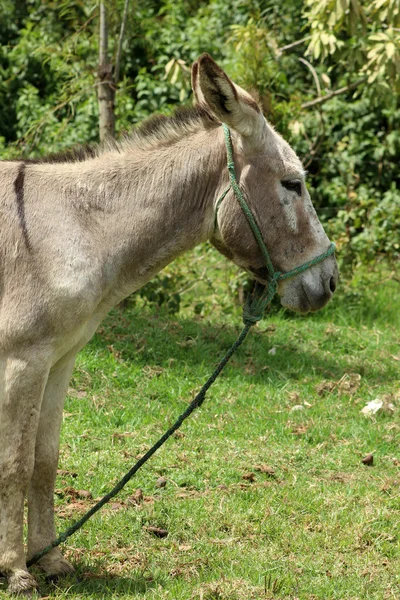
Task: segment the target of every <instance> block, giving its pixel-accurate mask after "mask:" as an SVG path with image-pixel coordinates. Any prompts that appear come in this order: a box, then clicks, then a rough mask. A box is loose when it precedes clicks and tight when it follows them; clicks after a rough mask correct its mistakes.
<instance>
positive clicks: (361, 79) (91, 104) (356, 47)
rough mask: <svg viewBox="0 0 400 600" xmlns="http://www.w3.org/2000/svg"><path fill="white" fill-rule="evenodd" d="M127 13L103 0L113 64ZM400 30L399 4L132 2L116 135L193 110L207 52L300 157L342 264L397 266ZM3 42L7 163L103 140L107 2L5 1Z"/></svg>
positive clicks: (117, 1) (1, 102) (0, 15)
mask: <svg viewBox="0 0 400 600" xmlns="http://www.w3.org/2000/svg"><path fill="white" fill-rule="evenodd" d="M124 3H125V2H123V0H109V1H108V2H106V7H107V9H108V23H109V40H110V41H109V43H110V53H111V56H114V57H115V54H116V52H117V41H118V33H119V29H120V24H121V20H122V15H123V8H124V6H123V5H124ZM399 28H400V3H399V1H398V0H373V1H372V2H371V1H370V0H368V1H366V0H305V1H304V0H281V1H279V2H277V1H276V0H200V1H197V0H196V2H194V1H192V0H164V1H161V0H146V1H145V2H144V1H140V0H137V1H135V2H133V1H132V2H128V20H127V24H126V29H125V36H124V40H123V46H122V50H123V52H122V61H121V69H120V82H119V85H118V88H117V90H116V129H117V134H118V133H121V132H122V131H126V130H129V129H130V128H131V127H132V125H134V124H135V123H137V122H138V121H141V120H142V119H144V118H146V117H147V116H149V115H151V114H153V113H155V112H163V113H166V112H169V111H170V110H172V109H173V107H174V106H175V105H176V104H180V103H187V102H191V90H190V65H191V63H192V61H193V60H194V59H195V58H196V57H197V56H198V55H199V54H201V53H202V52H203V51H208V52H210V53H211V54H212V55H213V56H214V58H215V59H216V60H217V61H219V62H220V63H221V64H222V65H223V66H224V67H225V68H226V69H227V71H228V72H229V74H230V75H231V76H232V77H233V78H234V79H235V80H236V81H237V82H238V83H239V84H241V85H243V86H245V87H251V88H256V89H257V90H258V91H259V93H260V96H261V99H262V103H263V106H264V110H265V113H266V115H267V117H268V118H269V120H270V121H271V122H272V123H274V124H275V125H276V127H277V128H278V129H279V131H280V132H281V133H282V134H283V135H284V136H285V137H286V138H288V140H289V141H290V142H291V143H292V144H293V146H294V147H295V148H296V150H297V152H298V153H299V155H300V156H301V157H302V159H303V161H304V163H305V165H306V167H307V169H308V170H309V186H310V188H311V193H312V196H313V199H314V202H315V204H316V206H317V208H318V209H319V213H320V215H321V216H322V218H323V220H324V221H326V223H327V226H328V229H329V231H330V233H331V235H332V237H333V238H334V239H335V242H336V243H337V245H338V248H339V250H340V256H341V259H342V262H343V264H344V265H347V266H350V267H351V268H354V267H356V266H358V265H359V264H360V263H364V264H366V263H368V264H369V265H370V266H371V267H372V266H374V265H375V264H376V262H377V261H380V260H382V259H384V260H385V261H390V262H391V265H392V267H394V268H395V267H396V265H397V264H398V259H399V255H400V240H399V223H400V192H399V191H398V189H397V187H398V183H399V176H398V163H399V154H400V134H399V129H400V127H399V125H400V108H399V105H398V91H399V81H400V29H399ZM0 44H1V51H0V106H1V110H2V119H1V122H0V154H1V156H2V157H3V158H7V157H12V156H15V155H21V154H23V155H41V154H44V153H49V152H52V151H57V150H60V149H62V148H65V147H68V146H71V145H74V144H76V143H83V142H84V143H86V142H91V141H96V140H97V139H98V106H97V97H96V89H97V87H98V80H97V72H98V62H99V61H98V45H99V7H98V2H96V1H94V0H86V1H85V2H84V1H83V0H58V1H53V0H20V1H19V2H13V1H12V0H1V2H0ZM338 92H340V93H338ZM335 94H337V95H335Z"/></svg>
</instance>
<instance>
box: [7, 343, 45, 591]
mask: <svg viewBox="0 0 400 600" xmlns="http://www.w3.org/2000/svg"><path fill="white" fill-rule="evenodd" d="M47 376H48V367H47V360H46V356H43V355H41V353H40V351H39V350H38V349H36V348H31V349H30V350H29V351H28V350H27V351H24V352H22V351H21V352H19V353H18V355H17V354H14V355H12V356H9V357H7V358H0V572H2V573H4V574H5V575H6V577H7V579H8V591H9V592H10V593H15V594H26V595H29V594H31V593H32V592H33V591H34V589H35V588H36V587H37V584H36V581H35V579H34V578H33V577H32V576H31V575H30V574H29V573H28V570H27V568H26V562H25V553H24V544H23V517H24V497H25V494H26V491H27V487H28V483H29V480H30V478H31V475H32V471H33V455H34V447H35V439H36V430H37V426H38V422H39V412H40V405H41V401H42V397H43V391H44V388H45V385H46V381H47Z"/></svg>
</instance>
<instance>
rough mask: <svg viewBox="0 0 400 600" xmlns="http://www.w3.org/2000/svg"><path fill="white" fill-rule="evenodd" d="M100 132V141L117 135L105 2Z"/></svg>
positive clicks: (100, 72) (102, 21) (101, 18)
mask: <svg viewBox="0 0 400 600" xmlns="http://www.w3.org/2000/svg"><path fill="white" fill-rule="evenodd" d="M97 85H98V88H97V89H98V92H97V97H98V102H99V133H100V141H101V142H103V141H104V140H106V139H107V138H114V137H115V114H114V99H115V86H114V80H113V72H112V64H111V62H110V61H109V58H108V23H107V11H106V6H105V3H104V2H100V42H99V71H98V84H97Z"/></svg>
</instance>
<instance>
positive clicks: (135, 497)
mask: <svg viewBox="0 0 400 600" xmlns="http://www.w3.org/2000/svg"><path fill="white" fill-rule="evenodd" d="M128 502H130V503H131V504H136V505H138V504H142V502H143V491H142V490H141V489H140V488H138V489H137V490H136V492H135V493H134V494H132V496H129V498H128Z"/></svg>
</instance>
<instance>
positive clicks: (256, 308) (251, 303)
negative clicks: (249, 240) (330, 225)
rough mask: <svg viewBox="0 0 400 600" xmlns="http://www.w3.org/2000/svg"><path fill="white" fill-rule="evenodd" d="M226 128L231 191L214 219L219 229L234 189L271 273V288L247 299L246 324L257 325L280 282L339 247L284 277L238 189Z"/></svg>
mask: <svg viewBox="0 0 400 600" xmlns="http://www.w3.org/2000/svg"><path fill="white" fill-rule="evenodd" d="M222 127H223V130H224V135H225V145H226V156H227V163H228V165H227V166H228V172H229V187H228V188H227V189H226V190H225V191H224V193H223V194H222V195H221V196H220V197H219V198H218V200H217V203H216V205H215V217H214V226H215V227H217V217H218V210H219V207H220V206H221V203H222V201H223V200H224V198H225V196H226V195H227V193H228V192H229V191H230V190H231V189H232V191H233V193H234V195H235V198H236V200H237V201H238V202H239V205H240V208H241V209H242V211H243V212H244V215H245V217H246V219H247V222H248V224H249V226H250V229H251V231H252V233H253V235H254V238H255V240H256V242H257V244H258V247H259V249H260V252H261V254H262V256H263V259H264V262H265V266H266V267H267V271H268V286H264V285H262V284H260V283H256V286H255V289H254V292H253V294H252V295H250V296H249V298H248V299H247V302H246V305H245V306H244V309H243V320H244V322H245V323H246V324H247V323H249V324H250V323H256V322H257V321H259V320H260V319H262V317H263V314H264V310H265V308H266V307H267V306H268V304H269V303H270V301H271V300H272V298H273V297H274V296H275V294H276V290H277V286H278V281H281V280H284V279H289V277H294V276H295V275H299V274H300V273H303V272H304V271H306V270H307V269H309V268H310V267H313V266H314V265H317V264H318V263H320V262H322V261H323V260H325V259H326V258H328V257H329V256H332V254H334V253H335V244H334V243H331V244H330V246H329V248H328V249H327V250H326V251H325V252H323V253H322V254H320V255H319V256H317V257H315V258H313V259H312V260H309V261H307V262H305V263H303V264H301V265H300V266H298V267H295V268H294V269H292V270H291V271H287V273H282V272H281V271H275V269H274V266H273V264H272V261H271V258H270V255H269V252H268V250H267V247H266V245H265V243H264V240H263V237H262V233H261V231H260V228H259V227H258V225H257V223H256V221H255V219H254V216H253V213H252V212H251V210H250V207H249V205H248V204H247V202H246V200H245V199H244V196H243V193H242V191H241V189H240V187H239V185H238V182H237V178H236V171H235V163H234V161H233V148H232V139H231V134H230V131H229V128H228V126H227V125H225V123H222Z"/></svg>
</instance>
